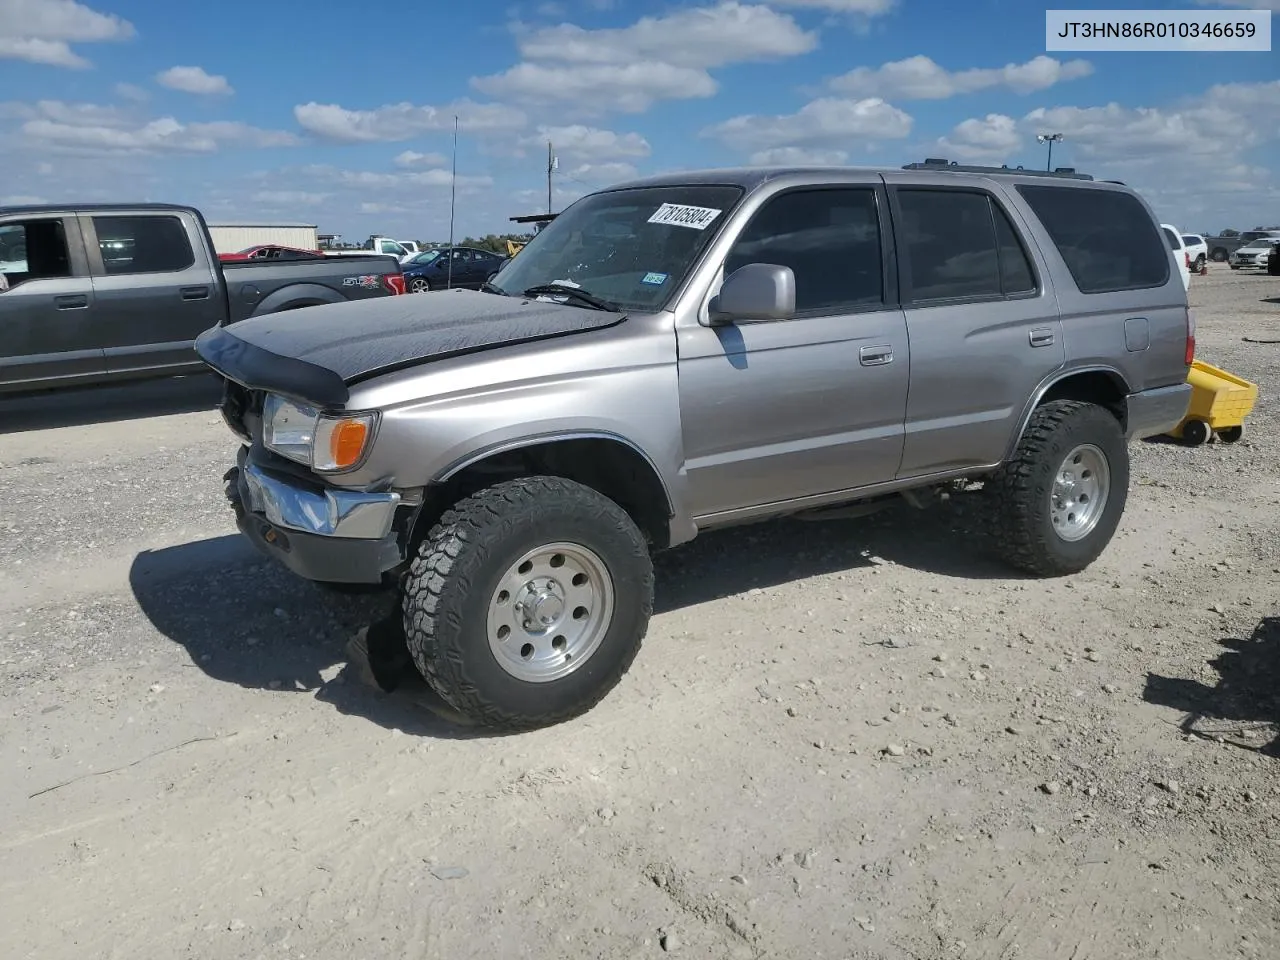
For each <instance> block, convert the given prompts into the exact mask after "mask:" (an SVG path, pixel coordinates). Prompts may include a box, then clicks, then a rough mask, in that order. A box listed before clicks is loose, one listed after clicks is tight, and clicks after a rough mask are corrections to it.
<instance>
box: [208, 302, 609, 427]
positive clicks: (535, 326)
mask: <svg viewBox="0 0 1280 960" xmlns="http://www.w3.org/2000/svg"><path fill="white" fill-rule="evenodd" d="M624 319H626V317H625V315H624V314H621V313H613V312H608V311H603V310H590V309H586V308H583V307H575V306H569V305H567V304H560V303H552V302H549V301H544V300H534V299H532V298H528V297H504V296H500V295H498V294H492V293H478V292H476V291H473V290H451V291H447V292H445V291H442V292H438V293H426V294H419V295H415V296H403V297H379V298H377V299H373V300H361V301H354V302H349V303H334V304H325V305H323V306H317V307H306V308H304V309H301V310H286V311H282V312H280V313H269V314H265V315H264V316H260V317H251V318H249V319H248V320H241V321H240V322H238V323H233V324H229V325H228V326H225V327H214V328H212V329H210V330H206V331H205V332H204V333H202V334H201V335H200V336H199V337H198V338H197V339H196V343H195V349H196V353H198V354H199V355H200V358H201V359H202V360H204V362H205V363H207V364H208V365H209V366H211V367H212V368H213V369H214V370H216V371H218V372H219V373H221V374H222V375H223V376H225V377H227V378H229V379H231V380H234V381H236V382H237V383H241V384H243V385H245V386H248V387H254V388H258V389H263V390H270V391H273V392H277V393H281V394H284V395H286V396H290V397H293V398H295V399H299V400H306V401H309V402H311V403H318V404H323V405H327V406H341V405H342V404H344V403H346V401H347V398H348V396H349V392H348V387H349V386H350V385H351V384H354V383H358V382H360V381H362V380H367V379H369V378H370V377H375V376H378V375H380V374H384V373H389V372H390V371H392V370H398V369H401V368H403V367H408V366H414V365H416V364H419V363H425V362H429V361H431V360H443V359H445V358H448V357H456V356H460V355H462V354H467V353H474V352H477V351H480V350H488V349H494V348H497V347H503V346H509V345H513V344H518V343H528V342H530V341H534V340H545V339H550V338H552V337H562V336H568V335H570V334H575V333H586V332H588V331H591V330H601V329H604V328H606V327H612V326H615V325H616V324H619V323H621V322H622V321H623V320H624Z"/></svg>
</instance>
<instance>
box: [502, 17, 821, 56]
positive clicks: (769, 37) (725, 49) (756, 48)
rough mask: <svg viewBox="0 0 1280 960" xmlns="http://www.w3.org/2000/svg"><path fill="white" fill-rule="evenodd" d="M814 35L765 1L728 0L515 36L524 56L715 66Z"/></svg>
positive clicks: (813, 40) (784, 52)
mask: <svg viewBox="0 0 1280 960" xmlns="http://www.w3.org/2000/svg"><path fill="white" fill-rule="evenodd" d="M817 45H818V41H817V37H816V35H814V34H812V33H808V32H805V31H804V30H801V29H800V27H799V26H797V25H796V22H795V21H794V20H792V19H791V18H790V17H788V16H785V15H782V14H779V13H775V12H774V11H773V10H771V9H769V8H768V7H764V6H755V5H750V4H744V3H737V2H735V0H727V2H723V3H720V4H718V5H716V6H714V7H692V8H688V9H684V10H679V11H677V12H675V13H671V14H668V15H667V16H664V17H642V18H641V19H639V20H637V21H636V22H635V23H633V24H632V25H631V26H629V27H620V28H612V29H604V30H584V29H583V28H582V27H579V26H575V25H573V24H570V23H562V24H560V25H558V26H555V27H544V28H542V29H539V30H535V31H534V32H533V33H531V34H529V35H528V36H526V37H525V38H523V39H522V40H521V41H520V42H519V48H520V54H521V55H522V56H523V57H524V58H525V59H527V60H539V61H544V62H545V61H558V62H563V63H615V62H617V60H618V59H619V58H637V59H646V60H654V61H658V62H660V63H670V64H674V65H676V66H682V67H698V68H707V67H720V66H724V65H725V64H729V63H744V62H748V61H753V60H771V59H775V58H779V57H788V56H795V55H797V54H801V53H808V52H809V51H811V50H813V49H814V48H815V47H816V46H817Z"/></svg>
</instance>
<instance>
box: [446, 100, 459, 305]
mask: <svg viewBox="0 0 1280 960" xmlns="http://www.w3.org/2000/svg"><path fill="white" fill-rule="evenodd" d="M457 199H458V115H457V114H454V115H453V171H452V173H451V174H450V176H449V263H448V264H447V265H446V269H447V270H448V277H447V279H446V280H445V287H446V288H447V289H449V290H452V289H453V214H454V210H455V209H456V207H457Z"/></svg>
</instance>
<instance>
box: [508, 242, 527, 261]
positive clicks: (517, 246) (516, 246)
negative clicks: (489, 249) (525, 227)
mask: <svg viewBox="0 0 1280 960" xmlns="http://www.w3.org/2000/svg"><path fill="white" fill-rule="evenodd" d="M523 249H524V244H523V243H516V241H514V240H508V241H507V256H508V257H514V256H515V255H516V254H517V253H519V252H520V251H521V250H523Z"/></svg>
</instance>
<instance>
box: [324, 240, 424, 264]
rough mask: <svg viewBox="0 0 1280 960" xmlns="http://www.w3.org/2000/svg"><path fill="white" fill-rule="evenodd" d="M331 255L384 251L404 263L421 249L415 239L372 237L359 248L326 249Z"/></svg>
mask: <svg viewBox="0 0 1280 960" xmlns="http://www.w3.org/2000/svg"><path fill="white" fill-rule="evenodd" d="M325 252H326V253H327V254H328V255H329V256H331V257H349V256H352V255H360V256H364V255H366V254H369V253H382V254H386V255H388V256H392V257H395V258H396V259H397V260H399V261H400V262H401V263H404V262H405V261H406V260H408V259H409V258H410V257H413V256H416V255H417V254H418V253H419V252H420V251H419V250H418V244H417V243H416V242H414V241H413V240H392V239H391V238H390V237H370V238H369V239H368V240H366V241H365V242H364V243H362V244H361V245H360V247H359V249H354V250H326V251H325Z"/></svg>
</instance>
